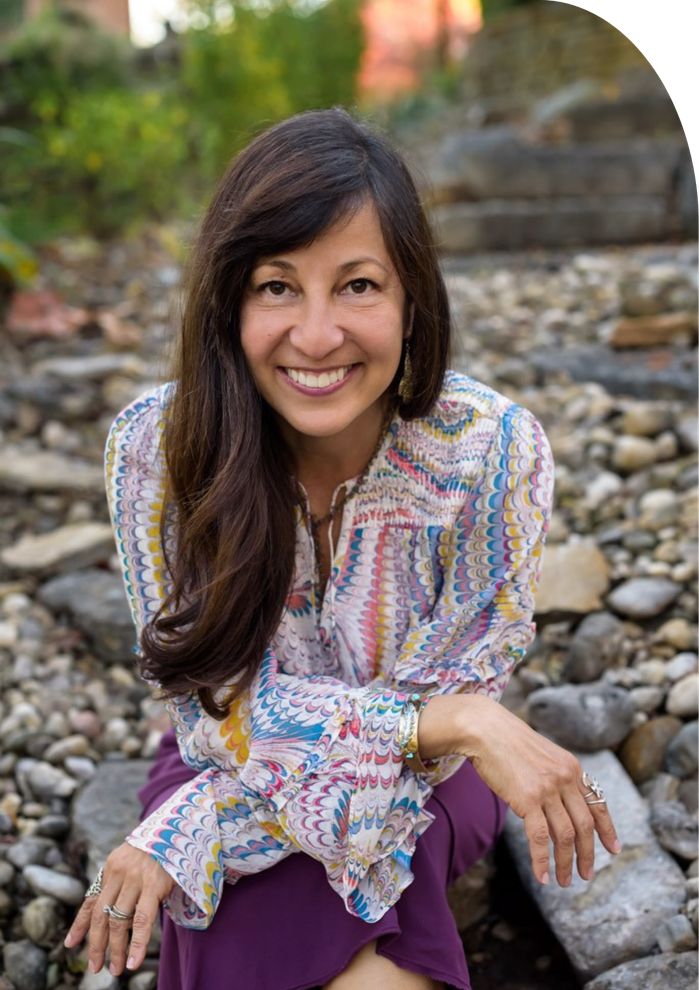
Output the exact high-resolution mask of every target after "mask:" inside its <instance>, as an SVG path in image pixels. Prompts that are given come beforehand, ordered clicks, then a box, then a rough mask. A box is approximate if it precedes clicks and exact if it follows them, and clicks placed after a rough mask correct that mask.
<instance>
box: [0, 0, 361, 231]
mask: <svg viewBox="0 0 699 990" xmlns="http://www.w3.org/2000/svg"><path fill="white" fill-rule="evenodd" d="M358 10H359V0H328V2H326V3H325V4H323V5H322V6H317V5H316V6H313V7H305V8H302V7H301V6H300V0H276V2H273V0H270V2H268V3H267V4H266V5H265V4H263V3H261V2H260V0H248V2H238V3H235V4H231V3H226V2H223V0H192V2H191V3H190V4H189V13H190V17H191V19H190V24H191V27H190V28H189V29H188V30H187V31H185V32H183V33H182V34H181V35H180V36H179V38H178V51H179V59H178V62H179V65H178V66H177V67H175V66H172V65H171V66H170V67H169V68H167V69H163V68H162V67H160V68H158V69H155V68H151V70H150V71H147V70H143V69H140V70H138V71H136V65H137V63H136V61H135V60H134V58H133V57H129V58H128V59H125V57H124V54H123V51H122V50H121V49H120V47H119V45H118V44H117V43H116V42H114V41H113V39H111V38H106V36H104V35H102V34H101V33H100V32H99V31H98V30H97V29H96V28H94V27H93V26H86V24H85V22H84V21H83V20H82V19H81V18H80V17H77V18H76V20H75V21H72V20H70V23H66V22H65V20H64V19H62V18H61V17H58V16H57V15H55V13H51V12H49V13H47V14H46V15H45V16H42V17H41V18H38V19H37V20H36V21H32V22H30V23H29V25H28V26H26V27H24V28H23V29H22V31H21V32H19V33H17V34H15V35H14V36H13V37H12V39H11V41H10V42H9V43H8V44H7V45H6V47H5V49H4V50H2V51H0V82H2V81H3V79H6V78H8V75H7V73H8V72H9V75H10V76H12V84H11V86H10V87H9V88H5V87H4V84H3V89H2V94H3V95H2V98H1V100H4V101H5V102H4V107H3V104H2V103H1V102H0V120H1V119H2V118H3V117H4V119H5V121H10V122H18V121H19V122H21V124H22V127H23V128H24V130H23V131H19V130H17V129H16V128H14V129H13V128H6V131H7V135H8V136H7V137H6V141H11V142H12V145H13V146H12V150H11V151H10V152H9V153H7V154H3V155H0V189H1V190H2V198H3V200H4V201H5V202H6V203H8V204H11V210H10V214H9V216H10V220H11V222H12V227H13V229H14V230H15V232H19V233H20V234H21V235H22V236H24V237H26V238H28V239H30V240H37V239H38V240H41V239H43V238H45V237H50V236H54V235H55V234H57V233H59V232H78V231H84V230H87V231H90V232H91V233H96V234H108V233H112V232H115V231H118V230H120V229H123V228H124V227H126V226H128V225H130V224H132V223H133V222H135V221H138V220H139V219H146V218H157V219H164V218H166V217H167V216H168V215H173V214H175V213H180V214H182V213H185V214H189V213H191V212H192V210H193V209H194V206H195V204H196V202H197V201H198V200H199V199H200V197H201V194H202V192H203V190H208V189H210V188H211V184H212V181H213V180H214V179H215V178H216V177H218V175H219V174H220V173H221V171H222V170H223V167H224V166H225V164H226V162H227V161H228V160H229V159H230V157H231V156H232V154H233V153H234V152H235V151H236V150H237V149H238V148H239V147H240V146H241V145H242V144H244V143H245V142H246V141H247V140H248V139H249V137H250V134H251V133H252V132H253V131H254V130H256V129H259V128H260V127H261V126H263V125H266V124H269V123H271V122H273V121H275V120H278V119H280V118H282V117H285V116H288V115H289V114H291V113H294V112H297V111H300V110H304V109H307V108H310V107H320V106H330V105H334V104H336V103H345V104H351V103H352V102H353V100H354V80H355V76H356V73H357V70H358V67H359V58H360V54H361V48H362V30H361V23H360V20H359V13H358ZM76 31H77V34H76ZM86 31H87V32H89V44H88V41H87V35H85V34H84V32H86ZM78 37H81V38H82V43H81V44H78V43H77V41H76V39H77V38H78ZM129 64H130V65H131V70H130V72H129V73H128V80H127V75H126V67H127V66H128V65H129ZM10 68H11V71H10ZM3 73H4V74H3ZM3 109H4V113H3ZM18 135H20V136H19V137H18ZM0 137H1V135H0Z"/></svg>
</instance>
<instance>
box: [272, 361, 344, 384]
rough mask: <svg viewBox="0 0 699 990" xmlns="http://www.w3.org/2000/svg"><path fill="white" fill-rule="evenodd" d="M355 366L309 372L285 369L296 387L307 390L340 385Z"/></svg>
mask: <svg viewBox="0 0 699 990" xmlns="http://www.w3.org/2000/svg"><path fill="white" fill-rule="evenodd" d="M354 367H356V366H355V365H353V364H348V365H345V366H344V367H341V368H332V369H330V370H328V371H318V372H316V371H308V370H303V371H302V370H300V369H298V368H284V369H283V370H284V372H285V374H286V375H287V376H288V377H289V378H290V379H291V381H292V382H293V383H294V384H295V385H300V386H302V387H303V388H307V389H318V390H323V389H327V388H329V387H330V386H332V385H339V384H341V383H342V382H344V381H345V379H346V378H347V376H348V375H349V374H350V372H351V371H352V369H353V368H354Z"/></svg>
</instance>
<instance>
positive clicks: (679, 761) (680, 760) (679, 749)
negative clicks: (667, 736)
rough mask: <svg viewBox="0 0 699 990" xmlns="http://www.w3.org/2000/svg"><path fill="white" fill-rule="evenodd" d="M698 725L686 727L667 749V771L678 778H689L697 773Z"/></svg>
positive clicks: (690, 723)
mask: <svg viewBox="0 0 699 990" xmlns="http://www.w3.org/2000/svg"><path fill="white" fill-rule="evenodd" d="M698 749H699V744H698V739H697V723H696V722H688V723H687V724H686V725H684V726H683V727H682V728H681V729H680V731H679V732H678V733H677V735H676V736H675V737H674V739H673V740H672V742H671V743H670V745H669V746H668V748H667V753H666V754H665V769H666V770H668V771H669V773H674V774H675V776H676V777H689V776H691V775H692V774H695V773H696V772H697V750H698Z"/></svg>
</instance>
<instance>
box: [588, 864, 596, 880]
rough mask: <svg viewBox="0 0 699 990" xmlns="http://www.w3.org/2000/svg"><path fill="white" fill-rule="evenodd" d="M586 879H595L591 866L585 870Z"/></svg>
mask: <svg viewBox="0 0 699 990" xmlns="http://www.w3.org/2000/svg"><path fill="white" fill-rule="evenodd" d="M587 879H588V880H594V879H595V871H594V870H593V869H592V867H590V869H589V870H588V871H587Z"/></svg>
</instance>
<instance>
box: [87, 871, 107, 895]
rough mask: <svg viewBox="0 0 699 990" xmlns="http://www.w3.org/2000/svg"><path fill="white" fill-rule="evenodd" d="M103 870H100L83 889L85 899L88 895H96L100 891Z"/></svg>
mask: <svg viewBox="0 0 699 990" xmlns="http://www.w3.org/2000/svg"><path fill="white" fill-rule="evenodd" d="M103 874H104V870H100V871H99V873H98V874H97V876H96V877H95V879H94V880H93V881H92V883H91V884H90V886H89V887H88V888H87V890H86V891H85V899H86V900H87V898H88V897H98V896H99V895H100V894H101V893H102V876H103Z"/></svg>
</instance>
